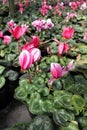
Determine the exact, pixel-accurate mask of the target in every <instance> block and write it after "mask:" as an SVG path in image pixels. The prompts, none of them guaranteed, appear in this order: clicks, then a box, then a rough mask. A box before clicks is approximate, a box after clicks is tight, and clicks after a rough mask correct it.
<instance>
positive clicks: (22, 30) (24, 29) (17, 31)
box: [12, 25, 28, 39]
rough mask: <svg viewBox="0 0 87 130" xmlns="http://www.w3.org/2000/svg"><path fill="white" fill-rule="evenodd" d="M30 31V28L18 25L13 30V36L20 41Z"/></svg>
mask: <svg viewBox="0 0 87 130" xmlns="http://www.w3.org/2000/svg"><path fill="white" fill-rule="evenodd" d="M27 30H28V27H27V26H26V25H21V26H19V25H17V26H15V27H14V28H13V29H12V35H13V37H14V38H15V39H20V37H21V36H23V35H24V34H25V33H26V32H27Z"/></svg>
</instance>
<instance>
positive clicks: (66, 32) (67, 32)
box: [62, 27, 74, 39]
mask: <svg viewBox="0 0 87 130" xmlns="http://www.w3.org/2000/svg"><path fill="white" fill-rule="evenodd" d="M73 34H74V28H73V27H65V28H63V32H62V36H63V37H64V38H65V39H70V38H72V37H73Z"/></svg>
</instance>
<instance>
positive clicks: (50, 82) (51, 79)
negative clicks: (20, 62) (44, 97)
mask: <svg viewBox="0 0 87 130" xmlns="http://www.w3.org/2000/svg"><path fill="white" fill-rule="evenodd" d="M54 80H55V78H54V77H52V78H50V80H49V84H50V85H52V83H53V82H54Z"/></svg>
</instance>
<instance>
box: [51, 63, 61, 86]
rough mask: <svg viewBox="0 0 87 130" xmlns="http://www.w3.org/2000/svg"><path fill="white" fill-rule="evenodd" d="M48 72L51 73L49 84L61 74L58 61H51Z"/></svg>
mask: <svg viewBox="0 0 87 130" xmlns="http://www.w3.org/2000/svg"><path fill="white" fill-rule="evenodd" d="M50 72H51V74H52V78H51V79H50V80H49V83H50V85H52V83H53V81H54V80H55V79H58V78H60V77H61V76H62V67H61V65H60V64H58V63H51V67H50Z"/></svg>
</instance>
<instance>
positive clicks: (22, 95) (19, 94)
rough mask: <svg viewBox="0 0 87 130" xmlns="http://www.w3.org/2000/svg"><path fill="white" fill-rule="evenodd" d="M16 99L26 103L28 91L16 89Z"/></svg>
mask: <svg viewBox="0 0 87 130" xmlns="http://www.w3.org/2000/svg"><path fill="white" fill-rule="evenodd" d="M14 97H15V98H16V99H18V100H21V101H26V98H27V89H26V88H25V87H21V86H20V87H17V88H16V89H15V93H14Z"/></svg>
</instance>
